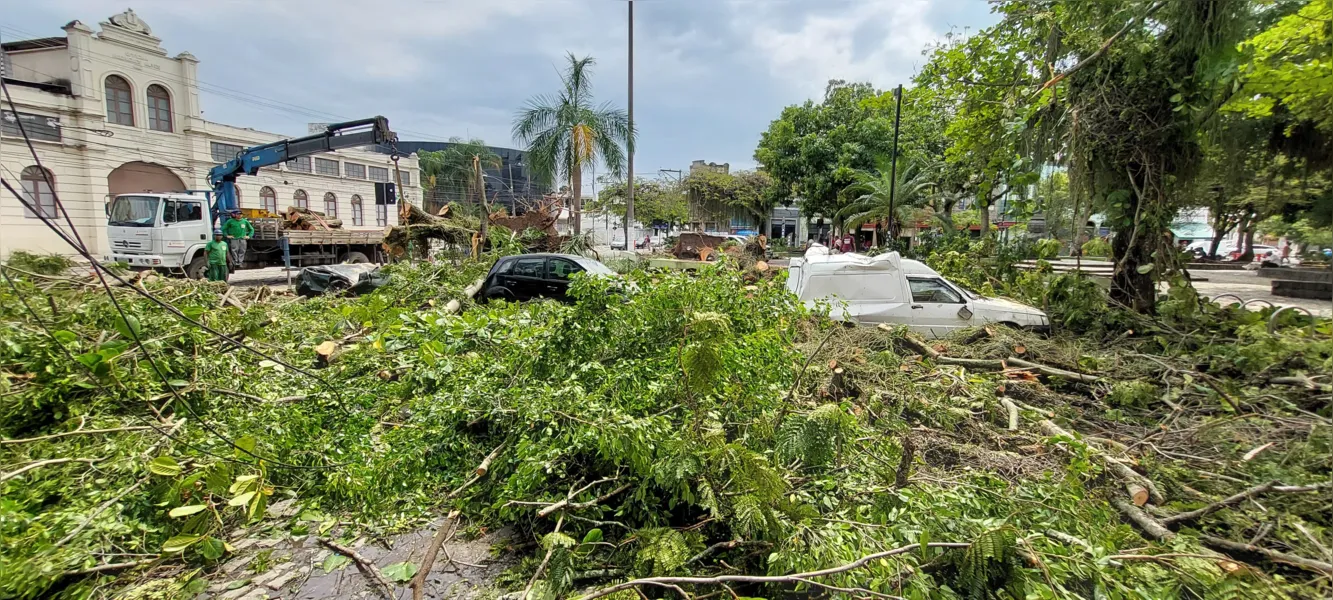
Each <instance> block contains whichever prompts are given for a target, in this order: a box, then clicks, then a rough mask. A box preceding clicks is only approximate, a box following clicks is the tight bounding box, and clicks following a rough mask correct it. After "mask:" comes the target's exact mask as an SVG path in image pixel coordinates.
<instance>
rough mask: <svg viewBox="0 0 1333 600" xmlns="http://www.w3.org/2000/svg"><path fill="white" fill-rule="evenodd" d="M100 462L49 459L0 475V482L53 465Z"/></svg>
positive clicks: (75, 459) (93, 460) (89, 459)
mask: <svg viewBox="0 0 1333 600" xmlns="http://www.w3.org/2000/svg"><path fill="white" fill-rule="evenodd" d="M99 460H102V459H100V458H48V459H46V460H39V461H37V462H31V463H28V464H26V465H23V466H22V467H19V468H17V469H15V470H13V471H10V472H8V473H4V474H0V482H5V481H9V480H10V479H13V478H15V477H18V476H19V475H22V474H24V473H27V472H28V471H31V470H33V469H36V468H39V467H47V466H51V465H63V464H65V463H72V462H81V463H88V464H93V463H95V462H97V461H99Z"/></svg>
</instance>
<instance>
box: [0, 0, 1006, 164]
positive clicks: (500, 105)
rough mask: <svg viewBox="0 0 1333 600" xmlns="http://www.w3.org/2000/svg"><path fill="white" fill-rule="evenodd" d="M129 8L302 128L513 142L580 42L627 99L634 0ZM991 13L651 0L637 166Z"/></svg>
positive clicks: (247, 104) (145, 0)
mask: <svg viewBox="0 0 1333 600" xmlns="http://www.w3.org/2000/svg"><path fill="white" fill-rule="evenodd" d="M127 3H128V0H114V1H112V2H104V1H98V0H44V1H42V2H22V3H19V2H14V3H11V5H10V6H8V7H6V9H5V11H4V13H3V14H0V34H3V37H4V39H5V40H6V41H9V40H14V39H17V38H22V37H38V36H57V35H62V34H63V32H61V31H60V29H59V28H60V26H61V25H63V24H64V23H66V22H68V21H70V20H73V19H78V20H80V21H83V22H84V23H85V24H87V25H89V26H92V27H94V28H96V25H97V23H99V22H101V21H103V20H105V19H106V18H107V17H109V16H111V15H113V14H116V13H119V12H121V11H122V10H124V9H125V8H126V5H127ZM130 6H131V7H132V8H134V10H135V12H136V13H137V14H138V15H139V17H140V18H141V19H143V20H144V21H145V22H147V23H148V24H149V25H150V26H151V27H152V28H153V33H154V34H155V35H157V36H158V37H161V38H162V40H163V41H162V44H163V46H164V47H165V48H166V49H167V51H168V52H169V53H171V54H172V55H174V54H176V53H178V52H181V51H189V52H190V53H192V54H194V55H195V56H196V57H198V58H199V59H200V61H201V62H200V67H199V69H200V71H199V78H200V80H201V82H202V83H203V84H205V87H206V88H207V89H219V90H222V91H224V92H225V94H226V95H225V96H224V95H220V94H218V93H210V92H208V91H205V93H204V97H203V99H202V102H203V107H204V111H205V117H206V118H208V119H209V120H213V121H219V122H223V123H227V124H230V125H238V126H243V127H253V128H256V129H262V130H266V131H273V132H276V133H283V134H292V135H298V134H304V133H305V124H306V123H307V122H312V121H328V120H334V119H337V118H339V117H345V118H360V117H366V116H371V115H375V114H382V115H385V116H386V117H388V118H389V122H390V125H391V126H392V127H393V128H394V129H395V130H397V131H398V132H399V136H400V137H401V138H403V139H432V140H443V139H447V138H449V137H452V136H463V137H479V138H482V139H483V140H485V141H486V142H487V143H489V144H491V145H496V146H512V145H513V144H512V140H511V138H510V133H509V132H510V123H511V121H512V118H513V115H514V112H515V110H516V109H517V108H519V107H520V106H521V105H522V104H523V102H524V101H525V100H527V99H528V98H529V97H531V96H533V95H536V94H540V93H549V92H554V91H556V89H557V85H558V75H557V70H558V69H559V68H560V65H561V63H562V62H563V61H564V55H565V54H566V53H567V52H573V53H575V54H577V55H580V56H582V55H586V54H591V55H592V56H594V57H596V58H597V66H596V70H595V72H594V73H595V79H594V93H595V94H596V96H597V99H598V100H599V101H608V102H612V103H614V104H616V105H618V106H621V107H624V106H625V102H626V63H627V61H626V56H625V47H626V3H625V1H624V0H415V1H406V0H404V1H399V0H375V1H373V2H367V1H365V0H356V1H351V0H322V1H314V0H286V1H281V0H214V1H207V2H206V1H203V0H191V1H189V2H181V1H180V0H138V1H137V2H134V3H133V4H131V5H130ZM994 20H995V18H994V16H992V15H991V14H990V12H989V7H988V6H987V4H986V2H985V1H984V0H933V1H928V0H637V1H636V2H635V75H634V77H635V121H636V124H637V126H638V128H639V150H638V153H637V156H636V165H635V171H636V172H637V173H639V174H640V175H641V176H643V175H655V174H656V172H657V170H658V169H661V168H665V169H685V168H688V165H689V163H690V161H691V160H692V159H705V160H709V161H716V162H730V163H731V164H732V165H733V166H735V167H740V168H749V167H753V166H754V159H753V153H754V147H755V144H756V143H757V142H758V140H759V135H760V133H761V132H763V131H764V130H765V129H766V128H767V127H768V124H769V123H770V122H771V121H772V120H773V119H775V118H776V117H777V116H778V114H779V112H780V111H781V110H782V107H784V106H786V105H789V104H795V103H800V102H803V101H805V100H806V99H809V98H818V97H820V95H821V94H822V92H823V89H824V86H825V84H826V83H827V81H828V80H829V79H846V80H853V81H869V82H871V83H873V84H874V85H875V86H877V87H880V88H885V89H887V88H889V87H892V86H894V85H896V84H898V83H907V82H908V79H909V78H910V77H911V75H912V73H914V72H915V71H916V69H917V68H919V66H920V65H921V63H922V61H923V60H924V59H923V57H922V55H921V50H922V49H923V48H924V47H925V46H927V45H928V44H930V43H932V42H934V41H936V40H938V39H940V38H941V36H943V35H944V34H945V33H947V32H949V31H950V30H951V29H952V30H954V31H957V32H963V31H964V29H965V28H967V29H970V30H972V31H975V30H976V29H978V28H980V27H985V26H987V25H989V24H991V23H992V22H994ZM227 96H233V97H227ZM237 97H239V98H240V99H237Z"/></svg>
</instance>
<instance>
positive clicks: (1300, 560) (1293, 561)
mask: <svg viewBox="0 0 1333 600" xmlns="http://www.w3.org/2000/svg"><path fill="white" fill-rule="evenodd" d="M1199 541H1201V542H1203V543H1204V545H1206V546H1211V547H1213V548H1215V549H1217V550H1221V551H1224V552H1248V553H1250V554H1257V555H1259V556H1262V557H1264V558H1267V559H1268V560H1271V561H1273V562H1279V563H1283V564H1288V565H1291V566H1293V567H1300V568H1302V569H1305V570H1307V571H1314V572H1316V573H1323V574H1324V575H1333V564H1329V563H1326V562H1324V561H1322V560H1314V559H1311V558H1305V557H1303V556H1296V555H1295V554H1287V553H1286V552H1278V551H1277V550H1269V549H1268V548H1261V547H1259V546H1255V545H1253V544H1243V543H1240V542H1233V541H1231V540H1224V539H1222V538H1218V537H1213V536H1211V535H1201V536H1199Z"/></svg>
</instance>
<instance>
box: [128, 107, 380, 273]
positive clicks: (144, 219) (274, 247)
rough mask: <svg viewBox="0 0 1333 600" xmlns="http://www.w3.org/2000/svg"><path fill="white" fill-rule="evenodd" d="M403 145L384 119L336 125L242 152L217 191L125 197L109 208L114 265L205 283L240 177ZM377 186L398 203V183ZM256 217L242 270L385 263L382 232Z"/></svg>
mask: <svg viewBox="0 0 1333 600" xmlns="http://www.w3.org/2000/svg"><path fill="white" fill-rule="evenodd" d="M396 141H397V136H396V135H395V134H394V133H393V132H392V131H391V130H390V129H389V122H388V120H387V119H385V118H384V117H372V118H369V119H361V120H358V121H348V122H346V123H333V124H330V125H328V127H327V128H326V129H325V130H324V131H322V132H320V133H316V134H313V135H309V136H306V137H302V138H296V139H289V140H280V141H277V142H273V143H269V144H263V145H260V146H255V147H252V148H246V149H244V150H242V151H241V152H239V153H238V154H237V155H236V157H235V158H233V159H231V160H229V161H227V162H226V163H223V164H221V165H218V166H216V167H213V168H212V169H211V170H210V171H209V172H208V183H209V185H210V186H211V188H212V189H209V190H188V191H184V192H177V193H163V194H156V193H142V194H120V195H118V196H116V197H115V198H113V199H112V200H111V202H110V203H109V204H108V205H107V235H108V238H109V239H110V243H111V257H110V258H111V260H112V261H115V262H121V263H126V264H128V265H129V266H130V267H131V268H136V269H154V270H161V271H167V272H173V273H183V274H184V275H186V276H188V277H191V278H194V279H200V278H202V277H203V275H204V272H205V270H206V269H207V266H208V259H207V257H206V256H205V255H204V245H205V244H207V243H208V241H209V240H210V239H212V238H213V229H214V228H216V227H218V226H219V225H220V224H221V218H223V217H224V216H225V215H228V214H229V213H231V211H233V210H236V209H237V204H238V202H237V196H236V178H237V177H239V176H241V175H255V174H257V173H258V172H259V169H261V168H264V167H272V166H275V165H279V164H281V163H284V162H287V161H290V160H295V159H297V158H301V157H304V156H310V155H313V154H320V153H324V152H331V151H333V150H338V149H340V148H354V147H357V146H369V145H379V144H390V145H392V144H393V143H394V142H396ZM376 186H377V190H376V192H377V196H383V197H384V198H383V199H382V200H380V201H382V202H385V203H386V204H392V203H395V201H396V190H395V189H394V184H392V183H377V184H376ZM252 214H253V213H252ZM256 216H259V217H260V218H256V219H254V220H253V222H254V225H255V235H254V237H253V238H252V239H251V240H250V242H249V244H248V247H247V248H246V253H245V260H244V263H243V264H242V265H237V268H258V267H266V266H276V265H287V266H309V265H323V264H335V263H343V262H350V263H364V262H382V260H383V258H384V252H383V250H382V248H381V242H382V241H383V238H384V233H383V232H382V231H355V230H346V229H335V228H329V227H323V228H316V229H311V230H299V229H286V228H284V227H283V225H284V224H283V219H282V218H279V217H277V215H267V214H262V212H261V214H260V215H256ZM316 220H317V221H320V222H322V220H321V219H316Z"/></svg>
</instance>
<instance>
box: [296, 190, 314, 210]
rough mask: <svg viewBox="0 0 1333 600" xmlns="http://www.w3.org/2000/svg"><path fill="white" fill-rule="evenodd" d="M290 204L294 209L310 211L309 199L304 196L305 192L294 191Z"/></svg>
mask: <svg viewBox="0 0 1333 600" xmlns="http://www.w3.org/2000/svg"><path fill="white" fill-rule="evenodd" d="M292 203H294V204H295V205H296V208H304V209H306V210H310V197H309V196H307V195H305V190H296V193H295V194H292Z"/></svg>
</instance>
